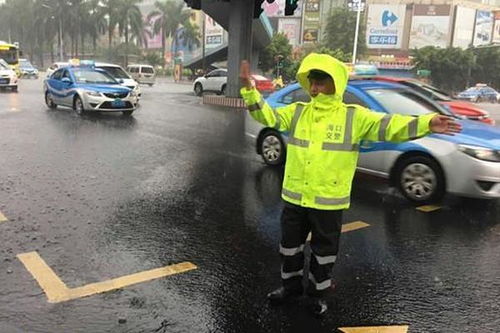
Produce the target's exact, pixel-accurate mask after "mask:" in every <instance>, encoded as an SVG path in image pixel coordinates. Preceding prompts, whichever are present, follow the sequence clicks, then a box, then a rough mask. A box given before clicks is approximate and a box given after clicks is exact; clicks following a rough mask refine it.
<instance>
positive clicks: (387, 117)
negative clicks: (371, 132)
mask: <svg viewBox="0 0 500 333" xmlns="http://www.w3.org/2000/svg"><path fill="white" fill-rule="evenodd" d="M391 118H392V115H389V114H386V115H385V116H384V118H382V119H381V120H380V128H379V130H378V141H385V132H386V131H387V127H388V126H389V123H390V122H391Z"/></svg>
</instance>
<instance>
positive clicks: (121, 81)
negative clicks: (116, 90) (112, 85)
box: [117, 79, 125, 84]
mask: <svg viewBox="0 0 500 333" xmlns="http://www.w3.org/2000/svg"><path fill="white" fill-rule="evenodd" d="M117 81H118V83H119V84H122V83H123V82H125V81H123V79H118V80H117Z"/></svg>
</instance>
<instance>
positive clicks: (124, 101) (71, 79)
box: [43, 61, 138, 116]
mask: <svg viewBox="0 0 500 333" xmlns="http://www.w3.org/2000/svg"><path fill="white" fill-rule="evenodd" d="M43 86H44V93H45V103H46V104H47V106H48V107H49V108H51V109H55V108H56V107H57V106H66V107H70V108H72V109H73V110H74V111H75V113H76V114H78V115H82V114H83V113H85V112H100V111H104V112H123V114H124V115H126V116H130V115H131V114H132V112H134V110H135V109H136V108H137V103H138V96H137V94H136V92H135V91H134V90H132V89H130V88H128V87H124V86H122V85H120V83H119V82H118V81H116V80H115V79H114V78H113V77H111V76H110V75H109V74H108V73H107V72H106V71H104V70H101V69H98V68H95V67H94V63H93V62H84V61H82V62H78V63H73V64H70V65H68V66H66V67H61V68H59V69H57V70H56V71H55V72H54V73H53V74H52V75H51V76H50V77H49V78H47V79H45V81H44V84H43Z"/></svg>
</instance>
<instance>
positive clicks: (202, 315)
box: [0, 80, 500, 333]
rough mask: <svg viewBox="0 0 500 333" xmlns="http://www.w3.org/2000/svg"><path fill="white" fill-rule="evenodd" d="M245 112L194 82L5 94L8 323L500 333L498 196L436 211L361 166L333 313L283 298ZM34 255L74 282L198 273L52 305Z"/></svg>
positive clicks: (102, 328)
mask: <svg viewBox="0 0 500 333" xmlns="http://www.w3.org/2000/svg"><path fill="white" fill-rule="evenodd" d="M244 121H245V118H244V116H243V114H242V113H240V112H230V111H229V110H225V109H218V108H214V107H207V106H203V105H201V104H200V99H198V98H196V97H194V96H192V95H191V93H190V86H188V85H174V84H171V83H166V82H161V83H159V84H157V85H156V86H154V87H152V88H149V87H143V100H142V107H141V109H140V110H139V111H138V112H137V113H136V114H134V116H133V117H132V118H125V117H122V116H120V115H118V114H112V115H106V114H101V115H95V116H89V117H84V118H79V117H77V116H75V115H74V114H73V113H72V112H71V111H70V110H68V109H58V110H55V111H48V110H47V108H46V107H45V105H44V104H43V94H42V84H41V80H38V81H35V80H33V81H29V80H27V81H22V82H21V85H20V87H19V93H18V94H13V93H0V151H1V153H2V154H1V156H2V157H1V163H0V212H1V213H3V215H5V217H6V218H7V221H5V222H0V281H1V284H0V333H4V332H6V333H11V332H30V333H31V332H119V333H120V332H131V333H132V332H134V333H135V332H223V333H225V332H252V333H257V332H336V331H337V330H336V329H337V328H339V327H358V326H378V325H381V326H382V325H409V332H413V333H416V332H475V333H476V332H477V333H483V332H485V333H486V332H499V331H500V302H499V299H500V265H499V264H500V202H499V201H498V200H497V201H486V202H484V201H478V200H470V199H462V198H456V197H449V198H447V199H446V201H445V204H444V206H443V207H442V208H441V209H439V210H436V211H433V212H430V213H424V212H420V211H417V210H416V209H415V206H413V205H411V204H409V203H408V202H406V201H405V200H403V199H402V198H401V197H400V196H398V195H396V194H394V192H393V191H392V190H390V189H388V188H387V186H386V185H385V184H384V183H383V182H380V181H378V180H373V179H370V178H366V177H358V178H357V181H356V185H355V186H354V193H353V203H352V208H351V209H350V210H349V211H348V212H346V213H345V214H344V223H349V222H353V221H364V222H366V223H368V224H369V226H368V227H366V228H363V229H359V230H356V231H352V232H349V233H345V234H343V236H342V244H341V250H340V254H339V258H338V260H337V264H336V266H335V280H336V290H335V292H334V293H333V295H332V296H331V297H330V299H329V302H330V304H331V307H330V309H329V312H328V314H327V316H326V317H325V318H323V319H317V318H314V317H311V316H310V315H309V314H308V312H307V311H306V309H305V308H304V306H303V302H304V301H301V302H299V304H289V305H286V306H283V307H278V308H275V307H271V306H269V305H268V303H267V302H266V300H265V297H264V296H265V294H266V293H267V292H268V291H270V290H271V289H273V288H275V287H277V286H278V285H279V270H280V265H279V257H278V255H277V249H278V240H279V222H278V220H279V215H280V209H281V207H282V203H281V200H280V198H279V193H280V185H281V177H282V170H280V169H273V168H269V167H266V166H264V165H263V163H262V162H261V160H260V157H259V156H256V155H255V153H254V148H253V145H252V140H251V138H249V137H247V136H246V135H245V133H244V130H243V128H244ZM32 251H37V252H38V254H39V255H40V256H41V257H42V258H43V259H44V260H45V262H46V263H47V264H48V265H49V266H50V267H51V268H52V269H53V270H54V272H55V273H56V274H57V276H59V277H60V279H61V280H63V281H64V282H65V283H66V285H67V287H68V288H76V287H79V286H83V285H87V284H90V283H94V282H100V281H106V280H109V279H114V278H117V277H121V276H125V275H129V274H132V273H137V272H142V271H147V270H151V269H154V268H158V267H163V266H167V265H171V264H176V263H181V262H186V261H188V262H191V263H193V264H194V265H196V266H197V269H195V270H191V271H188V272H184V273H181V274H176V275H171V276H166V277H163V278H159V279H156V280H152V281H147V282H143V283H140V284H136V285H131V286H127V287H124V288H120V289H118V290H114V291H110V292H106V293H100V294H96V295H91V296H88V297H84V298H76V299H73V300H70V301H66V302H61V303H49V302H48V301H47V297H46V295H45V293H44V292H43V290H42V289H41V288H40V286H39V284H38V283H37V282H36V281H35V280H34V279H33V276H32V275H31V274H30V273H29V272H28V270H27V269H26V267H25V266H24V265H23V264H22V263H21V261H20V260H19V259H18V258H17V257H16V256H17V255H18V254H22V253H28V252H32Z"/></svg>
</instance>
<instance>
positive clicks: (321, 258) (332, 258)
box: [314, 254, 337, 265]
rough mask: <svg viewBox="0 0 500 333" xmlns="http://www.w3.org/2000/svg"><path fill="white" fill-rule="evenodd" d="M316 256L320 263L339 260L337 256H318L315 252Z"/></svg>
mask: <svg viewBox="0 0 500 333" xmlns="http://www.w3.org/2000/svg"><path fill="white" fill-rule="evenodd" d="M314 257H315V258H316V261H317V262H318V264H320V265H327V264H333V263H335V261H336V260H337V256H318V255H316V254H315V255H314Z"/></svg>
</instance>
